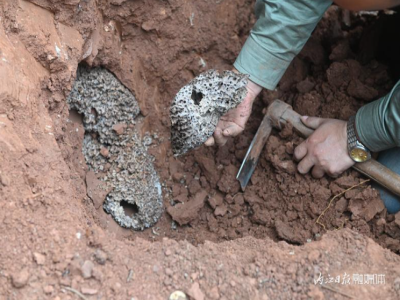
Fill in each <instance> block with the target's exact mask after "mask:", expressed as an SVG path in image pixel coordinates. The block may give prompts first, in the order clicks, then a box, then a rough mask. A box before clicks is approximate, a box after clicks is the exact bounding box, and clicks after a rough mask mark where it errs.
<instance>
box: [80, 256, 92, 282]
mask: <svg viewBox="0 0 400 300" xmlns="http://www.w3.org/2000/svg"><path fill="white" fill-rule="evenodd" d="M93 267H94V264H93V262H91V261H90V260H85V262H84V263H83V265H82V267H81V272H82V277H83V278H90V277H92V271H93Z"/></svg>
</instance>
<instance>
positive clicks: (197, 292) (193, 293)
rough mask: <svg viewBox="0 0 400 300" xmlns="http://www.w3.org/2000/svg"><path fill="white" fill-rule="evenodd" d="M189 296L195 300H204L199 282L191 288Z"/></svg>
mask: <svg viewBox="0 0 400 300" xmlns="http://www.w3.org/2000/svg"><path fill="white" fill-rule="evenodd" d="M188 294H189V296H190V297H191V298H193V299H194V300H204V294H203V292H202V291H201V289H200V285H199V283H198V282H195V283H193V284H192V286H191V287H190V289H189V291H188Z"/></svg>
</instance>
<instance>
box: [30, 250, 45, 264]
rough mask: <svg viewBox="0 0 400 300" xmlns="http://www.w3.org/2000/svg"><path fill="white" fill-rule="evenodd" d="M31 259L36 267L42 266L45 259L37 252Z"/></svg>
mask: <svg viewBox="0 0 400 300" xmlns="http://www.w3.org/2000/svg"><path fill="white" fill-rule="evenodd" d="M33 259H34V260H35V262H36V263H37V264H38V265H44V263H45V261H46V257H45V256H44V255H43V254H40V253H38V252H35V253H33Z"/></svg>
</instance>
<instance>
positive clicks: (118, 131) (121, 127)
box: [112, 123, 127, 135]
mask: <svg viewBox="0 0 400 300" xmlns="http://www.w3.org/2000/svg"><path fill="white" fill-rule="evenodd" d="M126 127H127V125H126V124H125V123H118V124H115V125H114V126H113V127H112V129H113V130H114V131H115V133H116V134H118V135H121V134H123V133H124V131H125V128H126Z"/></svg>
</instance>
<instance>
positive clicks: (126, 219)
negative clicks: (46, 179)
mask: <svg viewBox="0 0 400 300" xmlns="http://www.w3.org/2000/svg"><path fill="white" fill-rule="evenodd" d="M67 101H68V104H69V106H70V108H71V109H75V110H77V111H78V112H79V113H80V114H82V115H83V126H84V128H85V137H84V140H83V149H82V151H83V154H84V156H85V160H86V163H87V164H88V165H89V168H90V169H91V170H92V171H94V172H95V173H96V174H97V175H98V176H99V178H100V180H102V181H103V182H104V183H105V184H106V189H107V190H111V191H110V192H109V193H108V194H107V196H106V199H105V201H104V204H103V208H104V210H105V211H106V212H107V213H109V214H111V215H112V217H113V218H114V220H115V221H116V222H117V223H118V224H119V225H120V226H122V227H125V228H131V229H134V230H143V229H144V228H148V227H150V226H152V225H154V224H155V223H156V222H157V221H158V219H159V218H160V216H161V214H162V212H163V202H162V193H161V185H160V181H159V177H158V175H157V173H156V171H155V169H154V166H153V160H154V158H153V157H151V156H150V155H149V154H148V153H147V148H146V143H143V142H142V141H141V139H140V136H139V134H138V132H137V130H136V126H135V124H136V122H137V120H138V118H139V113H140V110H139V106H138V103H137V101H136V99H135V97H134V95H133V94H132V93H131V92H130V91H129V90H128V89H127V88H126V87H125V86H123V85H122V84H121V82H120V81H119V80H118V79H117V78H116V77H115V76H114V75H113V74H111V73H110V72H109V71H107V70H106V69H102V68H94V69H87V68H83V67H80V68H79V69H78V74H77V79H76V81H75V83H74V86H73V88H72V91H71V93H70V95H69V97H68V100H67ZM128 207H130V209H128Z"/></svg>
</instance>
